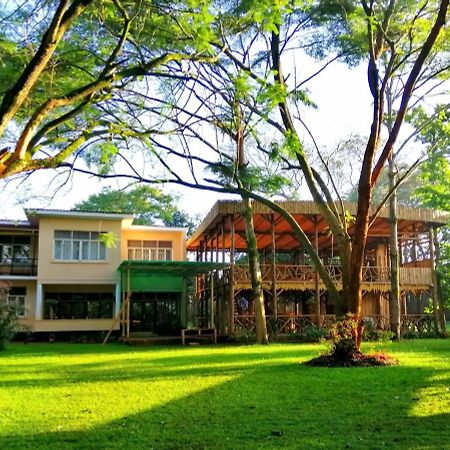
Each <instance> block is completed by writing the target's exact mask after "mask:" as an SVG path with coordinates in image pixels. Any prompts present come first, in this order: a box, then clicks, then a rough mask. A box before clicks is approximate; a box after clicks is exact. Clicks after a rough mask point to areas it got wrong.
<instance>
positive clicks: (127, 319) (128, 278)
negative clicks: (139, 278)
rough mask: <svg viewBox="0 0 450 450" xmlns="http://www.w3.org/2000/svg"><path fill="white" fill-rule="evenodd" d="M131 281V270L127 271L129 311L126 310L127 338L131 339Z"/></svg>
mask: <svg viewBox="0 0 450 450" xmlns="http://www.w3.org/2000/svg"><path fill="white" fill-rule="evenodd" d="M130 295H131V280H130V268H129V267H128V269H127V296H128V303H127V309H126V313H125V314H126V327H127V338H129V337H130V304H131V298H130Z"/></svg>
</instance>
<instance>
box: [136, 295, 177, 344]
mask: <svg viewBox="0 0 450 450" xmlns="http://www.w3.org/2000/svg"><path fill="white" fill-rule="evenodd" d="M180 303H181V294H180V293H179V292H135V293H133V294H132V296H131V311H130V331H135V332H136V331H139V332H150V333H155V334H160V335H166V336H167V335H171V334H178V333H179V332H180V329H181V317H180Z"/></svg>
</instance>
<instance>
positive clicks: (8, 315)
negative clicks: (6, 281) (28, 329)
mask: <svg viewBox="0 0 450 450" xmlns="http://www.w3.org/2000/svg"><path fill="white" fill-rule="evenodd" d="M7 296H8V288H7V287H5V286H0V351H1V350H5V348H6V344H7V342H9V341H10V340H11V339H12V338H13V337H14V336H15V334H16V333H17V332H18V331H19V323H18V321H17V314H16V310H15V308H14V307H13V306H10V305H8V304H7V301H6V300H7Z"/></svg>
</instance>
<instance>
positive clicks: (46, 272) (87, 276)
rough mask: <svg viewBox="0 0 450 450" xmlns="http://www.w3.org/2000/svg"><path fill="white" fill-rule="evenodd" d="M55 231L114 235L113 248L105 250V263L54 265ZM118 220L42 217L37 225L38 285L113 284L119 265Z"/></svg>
mask: <svg viewBox="0 0 450 450" xmlns="http://www.w3.org/2000/svg"><path fill="white" fill-rule="evenodd" d="M55 230H75V231H99V232H100V231H103V232H108V233H114V234H115V235H116V236H117V238H118V241H117V242H116V247H115V248H107V249H106V261H76V262H66V261H56V260H54V258H53V252H54V232H55ZM120 234H121V221H120V220H99V219H79V218H47V217H42V218H41V219H40V224H39V262H38V282H39V283H43V284H45V283H62V284H65V283H70V282H79V283H92V282H96V283H115V282H117V281H118V273H117V267H118V266H119V265H120V262H121V258H120V256H121V255H120V248H121V243H120Z"/></svg>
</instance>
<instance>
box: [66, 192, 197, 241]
mask: <svg viewBox="0 0 450 450" xmlns="http://www.w3.org/2000/svg"><path fill="white" fill-rule="evenodd" d="M74 209H77V210H80V211H99V212H122V213H129V214H134V215H135V219H134V223H136V224H137V225H166V226H171V227H187V228H188V231H189V233H192V231H193V229H194V227H195V223H194V220H193V219H192V218H191V217H189V215H188V214H187V213H186V212H185V211H183V210H181V209H180V208H179V207H178V201H177V199H176V198H175V197H174V196H173V195H170V194H165V193H164V192H163V191H161V190H160V189H158V188H155V187H152V186H148V185H140V186H134V187H131V188H128V189H120V190H117V189H116V190H113V189H110V188H104V189H103V190H102V191H101V192H100V193H98V194H92V195H90V196H89V197H88V198H87V199H86V200H83V201H81V202H79V203H77V204H76V205H75V206H74Z"/></svg>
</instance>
